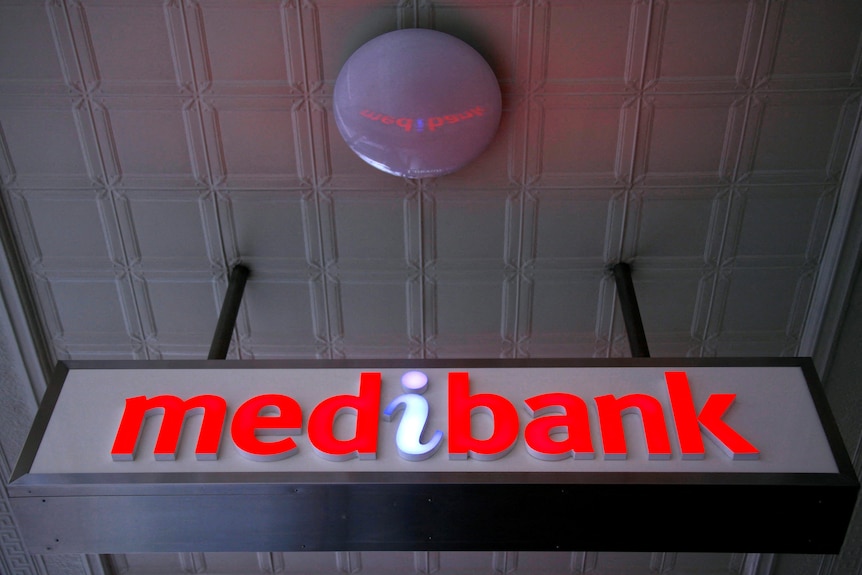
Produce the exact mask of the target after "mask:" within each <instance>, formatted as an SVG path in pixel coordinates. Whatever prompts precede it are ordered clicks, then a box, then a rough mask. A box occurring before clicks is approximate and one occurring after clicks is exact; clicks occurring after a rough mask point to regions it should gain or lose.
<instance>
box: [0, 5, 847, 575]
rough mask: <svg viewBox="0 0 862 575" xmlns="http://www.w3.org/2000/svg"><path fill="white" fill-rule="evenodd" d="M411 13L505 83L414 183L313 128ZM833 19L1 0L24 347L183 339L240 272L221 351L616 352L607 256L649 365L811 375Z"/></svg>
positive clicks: (575, 561) (830, 164)
mask: <svg viewBox="0 0 862 575" xmlns="http://www.w3.org/2000/svg"><path fill="white" fill-rule="evenodd" d="M414 26H419V27H427V28H434V29H437V30H441V31H444V32H449V33H451V34H454V35H456V36H458V37H460V38H462V39H464V40H465V41H467V42H468V43H470V44H471V45H473V46H474V47H475V48H476V49H478V50H479V51H480V52H481V53H482V54H483V55H484V56H485V58H486V59H487V60H488V61H489V63H490V64H491V66H492V67H493V69H494V71H495V72H496V74H497V77H498V78H499V80H500V84H501V88H502V91H503V96H504V112H503V119H502V122H501V126H500V130H499V134H498V135H497V137H496V139H495V140H494V142H493V143H492V145H491V146H490V148H489V149H488V150H487V151H486V153H484V154H483V155H482V156H481V157H480V158H479V159H478V160H476V161H475V162H474V163H473V164H472V165H470V166H468V167H467V168H465V169H464V170H462V171H460V172H458V173H455V174H453V175H450V176H446V177H443V178H439V179H436V180H414V181H409V180H404V179H400V178H397V177H393V176H390V175H387V174H384V173H382V172H378V171H376V170H374V169H373V168H371V167H370V166H368V165H366V164H365V163H363V162H362V161H361V160H359V159H358V158H357V157H356V156H354V155H353V154H352V152H351V151H350V150H349V149H348V147H347V146H346V144H345V143H344V142H343V140H342V139H341V137H340V136H339V134H338V130H337V129H336V127H335V124H334V122H333V118H332V92H333V84H334V80H335V77H336V75H337V74H338V71H339V69H340V66H341V65H342V64H343V62H344V61H345V60H346V58H347V57H348V56H349V55H350V54H351V53H352V52H353V51H354V50H355V49H356V48H358V47H359V46H360V45H362V43H364V42H365V41H367V40H369V39H371V38H373V37H375V36H377V35H379V34H381V33H383V32H386V31H389V30H393V29H396V28H402V27H414ZM860 32H862V3H860V2H859V1H858V0H817V1H814V0H808V1H805V0H571V1H563V0H496V1H492V0H470V1H460V0H450V1H448V2H436V1H424V0H398V1H395V0H303V1H298V0H285V1H282V2H275V1H264V0H256V1H252V0H200V1H196V0H134V1H132V0H46V1H44V2H35V1H31V0H20V1H13V0H0V193H2V213H0V215H2V216H3V219H2V222H0V223H2V225H3V226H4V227H5V228H6V231H7V232H8V233H4V234H3V239H4V244H5V248H6V258H7V259H8V260H9V261H10V270H11V274H12V275H11V276H10V277H13V278H15V279H17V281H18V282H19V283H18V284H16V287H17V292H18V295H17V297H18V298H20V300H21V302H22V304H21V305H22V308H23V309H24V311H25V312H27V313H31V314H32V317H33V318H34V319H35V322H36V325H35V327H34V332H33V339H34V340H35V342H36V349H37V353H38V352H41V354H42V356H41V357H43V358H44V359H45V360H47V361H53V360H56V359H84V358H88V359H89V358H100V359H128V358H137V359H161V358H205V357H206V355H207V350H208V348H209V344H210V340H211V338H212V335H213V330H214V327H215V323H216V318H217V316H218V311H219V307H220V305H221V301H222V298H223V296H224V292H225V289H226V286H227V282H226V278H227V274H228V272H229V269H230V268H231V267H232V266H233V265H235V264H236V263H238V262H242V263H244V264H245V265H247V266H249V267H250V268H251V270H252V277H251V279H250V280H249V283H248V285H247V287H246V291H245V295H244V299H243V305H242V308H241V310H240V316H239V320H238V323H237V330H236V337H235V341H234V344H233V345H232V347H231V352H230V354H229V358H243V359H259V358H342V357H346V358H360V357H367V358H403V357H413V358H434V357H440V358H447V357H488V358H495V357H549V356H554V357H559V356H565V357H619V356H627V355H628V354H629V351H628V343H627V341H626V339H625V330H624V327H623V324H622V321H621V318H620V315H619V311H618V303H617V300H616V294H615V288H614V283H613V278H612V276H611V275H610V274H609V272H608V268H609V266H611V265H612V264H613V263H615V262H618V261H626V262H629V263H631V265H632V268H633V270H634V271H633V279H634V283H635V287H636V290H637V296H638V299H639V301H640V305H641V312H642V314H643V319H644V325H645V330H646V334H647V339H648V341H649V345H650V350H651V352H652V355H653V356H695V357H698V356H735V355H762V356H776V355H781V356H787V355H797V354H802V355H815V356H816V357H817V358H818V365H820V366H821V367H824V366H825V365H826V362H827V360H828V358H829V357H830V353H831V350H832V344H833V340H834V339H835V338H836V336H837V333H838V327H839V326H840V319H841V318H840V316H841V313H840V311H837V312H836V311H835V310H836V309H838V310H840V309H841V306H840V305H838V307H836V305H835V301H836V297H835V293H836V290H837V292H838V294H839V296H840V295H841V294H842V293H846V291H847V289H848V287H849V285H850V283H849V282H850V278H851V276H852V274H851V273H850V270H848V269H847V266H846V263H847V262H850V263H853V262H855V259H856V258H855V249H856V247H857V246H858V243H854V242H855V241H856V240H855V239H854V238H856V237H857V236H858V234H857V233H856V232H854V229H855V228H854V227H853V222H854V221H855V220H853V216H854V214H856V215H857V216H858V212H854V205H855V200H856V194H857V188H858V182H859V172H858V170H859V167H860V166H862V163H860V157H859V156H860V155H859V154H858V153H854V142H855V135H856V132H857V129H858V126H859V122H858V118H859V112H860V97H862V76H860V74H862V68H860V66H862V57H860V56H862V53H860ZM848 246H849V247H848ZM848 250H849V252H850V253H849V254H848ZM851 267H852V266H851ZM838 301H839V304H840V301H841V297H838ZM7 305H8V304H7ZM830 306H831V307H830ZM47 361H46V362H47ZM33 385H34V387H35V389H36V393H37V395H38V393H39V392H40V391H41V388H40V386H39V384H33ZM851 387H852V386H851ZM852 389H855V387H853V388H852ZM854 393H858V392H855V391H852V390H851V391H849V392H847V394H848V395H847V397H850V396H852V397H856V398H858V397H859V395H853V394H854ZM847 417H848V419H847V421H851V419H852V421H854V422H855V421H856V419H857V418H854V417H852V414H851V415H848V416H847ZM845 428H846V429H852V430H854V431H858V426H856V425H855V423H847V424H846V426H845ZM12 435H14V434H12ZM855 437H856V436H855V435H853V436H852V437H851V438H855ZM9 441H12V442H13V444H15V443H14V442H15V441H18V440H17V439H13V440H9ZM6 449H7V451H9V450H10V448H9V447H6ZM7 457H12V458H14V456H7ZM4 479H5V477H4ZM857 531H858V530H857ZM860 540H862V538H860ZM672 547H673V544H672V542H668V548H672ZM859 549H860V547H859V546H858V545H856V544H855V543H854V545H853V546H851V548H850V550H849V551H847V554H846V556H842V557H845V559H842V561H843V563H842V562H840V561H832V560H831V559H825V560H824V559H822V558H808V557H802V558H794V557H777V558H773V557H771V556H770V557H767V558H766V559H763V560H760V559H758V558H756V557H753V556H748V557H746V556H742V555H733V554H718V555H703V554H695V555H679V556H677V555H674V554H662V553H656V554H649V553H647V554H607V553H605V554H595V553H587V554H583V553H582V554H577V553H576V554H560V555H557V554H541V555H535V554H521V555H505V554H503V553H497V554H490V553H485V554H463V555H458V554H452V555H446V554H444V556H443V557H439V556H437V557H436V558H435V557H433V556H432V557H431V558H430V559H429V558H428V557H427V556H424V555H415V556H414V555H411V554H401V555H399V554H392V555H379V554H364V555H353V554H341V555H338V554H336V555H335V556H333V555H332V554H323V555H317V554H305V555H298V556H287V557H286V558H285V556H282V555H276V556H270V555H268V554H262V555H255V554H248V555H233V554H231V555H218V554H215V555H213V554H207V555H206V556H204V555H199V556H198V555H194V554H191V555H182V556H176V555H172V556H150V555H147V556H118V557H114V558H111V560H110V565H111V566H112V568H113V569H115V570H117V571H120V572H128V573H172V572H202V570H205V571H206V572H214V573H247V572H253V571H254V572H256V571H259V570H263V571H264V572H271V571H273V570H275V569H276V568H277V567H278V566H279V565H281V563H280V562H283V563H284V565H283V568H284V569H285V570H286V571H288V572H289V571H291V569H293V568H296V569H299V570H301V571H302V572H309V573H318V572H321V573H322V572H326V573H334V572H340V573H353V572H355V571H356V570H357V565H360V566H361V571H362V572H363V573H366V572H369V573H376V572H378V571H380V572H387V571H392V572H395V571H398V572H399V573H406V572H413V571H415V572H419V573H430V572H432V571H433V569H432V568H431V567H433V564H434V562H435V561H439V572H440V573H441V574H444V573H460V572H464V573H467V572H469V573H474V572H493V573H502V574H508V573H510V572H512V571H517V572H518V573H580V572H584V571H594V572H597V573H599V572H600V573H616V572H662V573H664V572H671V571H672V572H674V573H682V572H686V573H687V572H692V573H693V572H697V573H708V572H721V573H726V572H731V573H769V572H779V573H803V572H806V573H807V572H814V571H817V570H818V569H820V572H824V570H825V572H827V573H828V572H832V571H835V570H837V571H839V572H842V573H843V572H848V573H849V572H855V573H859V572H860V571H859V570H860V560H859V559H858V555H859ZM7 555H8V552H7ZM761 559H762V558H761ZM9 561H11V560H9ZM22 561H24V562H25V563H26V561H27V559H26V558H25V559H22ZM34 561H35V560H34ZM270 561H272V562H273V563H269V562H270ZM423 561H426V563H423ZM427 561H431V567H428V563H427ZM758 561H759V562H758ZM64 562H65V563H64ZM357 562H358V563H357ZM513 562H514V563H513ZM8 564H11V563H8ZM61 564H62V565H61ZM0 565H2V564H0ZM28 565H36V566H37V567H36V568H38V569H41V570H45V571H47V572H50V573H54V572H58V573H59V572H87V571H91V572H99V571H100V570H103V569H104V568H105V567H104V565H103V564H102V563H98V562H97V561H95V560H94V559H93V558H87V559H86V560H84V559H81V558H63V557H60V558H57V557H52V558H48V559H39V560H38V561H36V562H35V563H27V565H24V567H22V569H30V568H31V567H28ZM63 565H65V567H64V566H63ZM69 565H71V567H70V566H69ZM291 565H293V566H294V567H291ZM423 565H424V566H423ZM824 565H825V567H824ZM39 566H41V567H39ZM848 566H849V567H848ZM423 569H424V570H423ZM842 569H845V570H842ZM854 569H855V571H854ZM21 572H29V571H23V570H22V571H21Z"/></svg>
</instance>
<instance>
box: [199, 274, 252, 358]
mask: <svg viewBox="0 0 862 575" xmlns="http://www.w3.org/2000/svg"><path fill="white" fill-rule="evenodd" d="M248 276H249V270H248V268H247V267H245V266H244V265H242V264H239V265H237V266H235V267H234V268H233V270H231V272H230V279H229V280H228V285H227V292H226V293H225V294H224V301H223V302H222V306H221V313H220V314H219V316H218V323H217V324H216V328H215V334H214V335H213V341H212V344H211V345H210V353H209V356H208V357H207V359H225V358H226V357H227V350H228V348H229V347H230V340H231V338H232V337H233V329H234V327H235V326H236V316H237V314H238V313H239V304H240V302H241V301H242V292H243V290H244V289H245V282H246V280H247V279H248Z"/></svg>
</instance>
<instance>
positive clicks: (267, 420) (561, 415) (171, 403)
mask: <svg viewBox="0 0 862 575" xmlns="http://www.w3.org/2000/svg"><path fill="white" fill-rule="evenodd" d="M504 375H509V374H492V373H489V374H487V375H486V378H487V379H488V380H490V381H488V383H489V384H490V385H489V386H488V387H490V388H491V389H493V388H494V387H495V386H494V385H493V384H495V383H496V382H495V381H494V380H495V379H499V378H502V377H503V376H504ZM511 376H514V377H515V378H518V379H519V380H521V381H524V379H526V380H527V381H529V376H530V374H529V373H528V372H522V373H520V374H519V373H517V372H516V371H511ZM333 377H337V376H335V375H333ZM558 377H559V378H560V380H561V381H560V382H559V385H560V387H561V388H566V389H571V388H573V387H576V386H574V385H572V383H574V382H567V381H566V379H567V377H575V378H576V377H577V376H576V375H575V374H568V376H567V375H566V374H559V375H558ZM582 377H583V376H582ZM288 379H290V378H288ZM297 379H300V380H301V379H302V377H301V375H300V377H298V378H297ZM356 379H358V383H359V386H358V387H359V390H358V392H357V393H356V394H355V395H353V394H345V395H335V396H330V397H326V398H324V399H322V400H321V401H320V402H319V403H318V404H317V405H315V406H314V408H313V409H311V410H309V412H308V416H307V421H305V419H306V418H305V417H304V414H303V409H302V406H301V405H300V404H299V403H298V402H297V401H296V399H294V398H293V397H292V396H290V395H286V394H284V393H264V394H261V395H256V396H253V397H251V398H249V399H247V400H246V401H244V402H243V403H242V404H241V405H239V406H238V407H236V408H235V409H233V410H231V411H232V419H231V423H230V439H231V441H232V443H233V444H234V446H235V447H236V449H237V450H238V452H239V453H240V455H242V456H243V457H245V458H247V459H250V460H253V461H278V460H281V459H285V458H287V457H290V456H293V455H295V454H297V453H298V452H299V451H300V450H299V446H298V445H297V443H296V441H295V440H294V439H293V438H292V437H290V436H301V435H303V429H305V430H306V432H307V433H306V434H307V436H308V443H309V444H310V447H312V448H313V451H315V452H316V453H317V455H319V456H321V457H323V458H324V459H328V460H331V461H343V460H349V459H353V458H359V459H376V458H377V451H378V445H379V441H380V427H381V422H391V421H392V420H393V419H394V418H395V417H396V415H395V414H396V413H397V412H399V411H400V412H401V416H400V422H399V423H398V424H397V426H396V428H395V429H396V432H395V441H394V443H395V446H396V448H397V451H398V455H399V456H400V457H401V458H402V459H405V460H407V461H421V460H424V459H427V458H429V457H431V456H433V455H434V454H435V453H436V452H437V451H438V449H439V448H440V447H441V445H442V444H443V443H444V441H443V440H444V438H447V437H448V445H447V449H446V451H447V452H448V455H449V459H467V458H474V459H480V460H486V461H488V460H495V459H500V458H502V457H504V456H505V455H507V454H508V453H509V452H510V451H511V450H512V449H513V448H514V446H515V444H516V443H517V442H518V439H519V436H520V435H521V434H522V429H521V423H520V421H519V417H518V409H517V408H516V407H515V404H514V403H513V402H512V401H511V400H510V399H507V398H506V397H505V396H503V395H500V394H498V393H491V392H477V393H473V392H472V391H471V389H470V373H469V372H467V371H452V372H449V373H448V374H447V377H446V385H447V400H446V404H445V406H442V407H443V408H444V409H445V410H446V411H445V414H446V420H447V424H446V427H447V429H448V432H444V431H442V430H439V429H437V430H429V431H428V432H427V433H426V427H427V424H428V417H429V414H430V411H431V406H430V405H429V403H428V400H427V399H425V397H423V396H422V395H420V394H421V393H422V392H424V391H425V390H426V388H427V384H428V377H427V375H426V374H425V373H424V372H422V371H407V372H405V373H404V374H403V375H402V376H401V387H402V388H403V391H404V392H405V393H402V394H400V395H398V396H397V397H395V398H393V399H392V400H391V401H390V402H389V403H388V405H387V406H386V408H385V409H381V396H382V379H383V378H382V374H381V373H380V372H374V371H360V372H359V373H358V377H357V378H356ZM664 379H665V382H666V386H667V387H666V391H667V393H666V397H665V398H663V399H665V401H662V399H660V398H658V397H655V396H653V395H649V394H645V393H626V394H625V395H614V394H604V395H600V396H597V397H595V398H593V399H592V403H593V404H594V411H595V413H596V416H597V420H598V429H599V433H600V436H601V452H602V453H603V455H604V458H605V459H627V457H628V440H627V438H626V433H625V428H624V424H623V417H624V415H625V414H627V413H631V414H633V415H635V416H636V417H638V418H639V424H635V426H636V427H638V428H639V429H637V430H636V431H634V432H633V435H642V436H643V441H644V444H645V446H646V453H647V457H648V459H655V460H661V459H671V458H672V456H673V453H672V450H671V443H670V436H671V435H674V436H675V438H676V439H677V440H678V446H679V449H678V452H679V453H678V456H679V457H680V458H681V459H704V458H705V457H706V450H705V447H704V441H703V440H704V437H707V438H709V439H711V440H712V441H713V442H714V443H715V445H716V447H718V448H720V449H721V451H723V452H724V453H725V454H726V455H727V457H729V458H730V459H759V457H760V451H759V450H758V448H757V447H755V446H754V445H752V444H751V443H750V442H749V441H747V440H746V439H745V438H744V437H742V436H741V435H740V434H739V433H738V432H737V431H736V430H734V429H733V427H731V426H730V425H729V424H728V423H727V422H726V421H724V419H723V417H724V415H725V413H726V412H727V411H728V409H729V408H730V406H731V405H732V404H733V403H734V401H735V399H736V394H735V393H709V394H708V395H707V396H706V400H705V401H704V402H703V406H702V407H701V408H700V409H699V410H698V408H697V407H695V404H694V399H693V397H692V392H691V386H690V384H689V382H688V375H687V374H686V372H684V371H668V372H665V373H664ZM521 403H522V406H523V408H524V410H525V411H526V412H527V415H528V421H527V423H526V425H525V426H524V427H523V443H524V447H525V448H526V450H527V452H528V453H529V454H530V455H531V456H533V457H535V458H537V459H541V460H559V459H567V458H569V457H572V458H574V459H593V458H594V457H595V453H596V450H595V447H594V445H593V437H592V436H593V433H592V430H591V426H590V409H589V407H588V405H587V402H586V401H585V400H584V399H583V398H582V397H581V396H579V395H576V394H574V393H571V392H564V391H552V392H549V393H542V394H539V395H533V396H530V397H528V398H526V399H524V400H523V402H521ZM668 407H669V409H666V408H668ZM665 411H667V412H668V414H669V415H670V414H672V418H671V419H672V421H671V425H670V426H669V425H668V423H669V422H668V420H667V419H666V418H665ZM227 412H228V405H227V402H226V401H225V399H224V397H222V396H221V395H215V394H202V395H195V396H192V397H188V398H186V399H184V398H181V397H178V396H176V395H157V396H149V397H148V396H145V395H137V396H134V397H128V398H126V400H125V407H124V410H123V415H122V418H121V419H120V424H119V426H118V427H117V432H116V435H115V438H114V443H113V446H112V448H111V457H112V458H113V460H114V461H132V460H134V459H135V455H136V450H137V445H138V442H139V437H140V435H141V430H142V428H143V427H144V426H145V425H146V424H147V418H148V416H150V415H153V414H157V415H159V416H161V417H160V422H159V423H153V425H157V426H158V429H159V431H158V434H157V439H156V442H155V444H154V446H153V455H154V457H155V459H157V460H174V459H176V456H177V450H178V447H179V440H180V435H181V433H182V429H183V427H184V423H185V420H186V418H188V417H189V416H191V415H196V414H199V415H200V418H201V421H200V430H199V431H198V434H197V435H198V439H197V443H196V445H195V450H194V452H195V458H196V459H198V460H216V459H218V457H219V451H220V449H221V444H222V435H223V434H225V433H224V431H225V430H224V428H225V419H226V415H227ZM480 414H481V415H484V416H485V417H487V418H488V422H487V427H488V431H487V432H486V433H477V432H476V431H474V429H473V417H474V415H480ZM342 416H352V419H353V423H352V425H350V426H349V427H350V429H348V430H347V432H346V433H344V434H342V435H343V436H339V435H340V434H339V433H337V420H338V418H339V417H342ZM751 419H753V420H755V421H753V422H752V423H756V419H757V418H754V417H752V418H751ZM668 427H670V428H671V429H672V430H673V432H672V433H669V432H668ZM750 427H751V428H753V429H756V428H757V426H756V425H750ZM640 428H642V429H640ZM225 435H226V434H225ZM423 436H424V437H423ZM631 439H632V440H636V438H631ZM824 439H825V438H824ZM823 446H824V447H825V446H826V444H825V443H824V445H823ZM306 449H308V447H306ZM833 470H834V469H833Z"/></svg>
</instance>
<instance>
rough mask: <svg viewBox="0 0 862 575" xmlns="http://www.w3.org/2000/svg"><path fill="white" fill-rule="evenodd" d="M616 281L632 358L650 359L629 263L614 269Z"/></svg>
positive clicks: (620, 264) (616, 266) (619, 264)
mask: <svg viewBox="0 0 862 575" xmlns="http://www.w3.org/2000/svg"><path fill="white" fill-rule="evenodd" d="M613 272H614V280H616V283H617V296H618V297H619V299H620V309H621V310H622V312H623V321H624V322H625V324H626V335H627V336H628V339H629V347H630V348H631V351H632V357H649V347H648V346H647V341H646V334H645V333H644V325H643V322H642V321H641V312H640V309H639V308H638V300H637V297H636V296H635V286H634V283H632V268H631V267H630V266H629V264H627V263H622V262H620V263H618V264H616V265H614V267H613Z"/></svg>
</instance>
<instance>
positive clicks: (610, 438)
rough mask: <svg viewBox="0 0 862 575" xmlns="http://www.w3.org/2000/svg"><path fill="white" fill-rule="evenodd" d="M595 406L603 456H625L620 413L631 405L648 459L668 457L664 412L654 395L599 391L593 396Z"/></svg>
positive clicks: (616, 457) (617, 457) (627, 409)
mask: <svg viewBox="0 0 862 575" xmlns="http://www.w3.org/2000/svg"><path fill="white" fill-rule="evenodd" d="M596 407H598V410H599V425H600V426H601V429H602V446H603V447H604V451H605V459H625V458H626V436H625V432H624V431H623V415H624V413H626V412H630V410H631V409H632V408H637V409H638V410H639V411H640V414H641V421H642V422H643V427H644V436H646V446H647V452H648V453H649V459H670V441H669V440H668V438H667V428H666V427H665V422H664V412H663V411H662V408H661V403H659V401H658V400H657V399H656V398H654V397H652V396H651V395H644V394H642V393H633V394H630V395H625V396H623V397H620V398H619V399H617V398H615V397H614V396H613V395H602V396H600V397H597V398H596Z"/></svg>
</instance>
